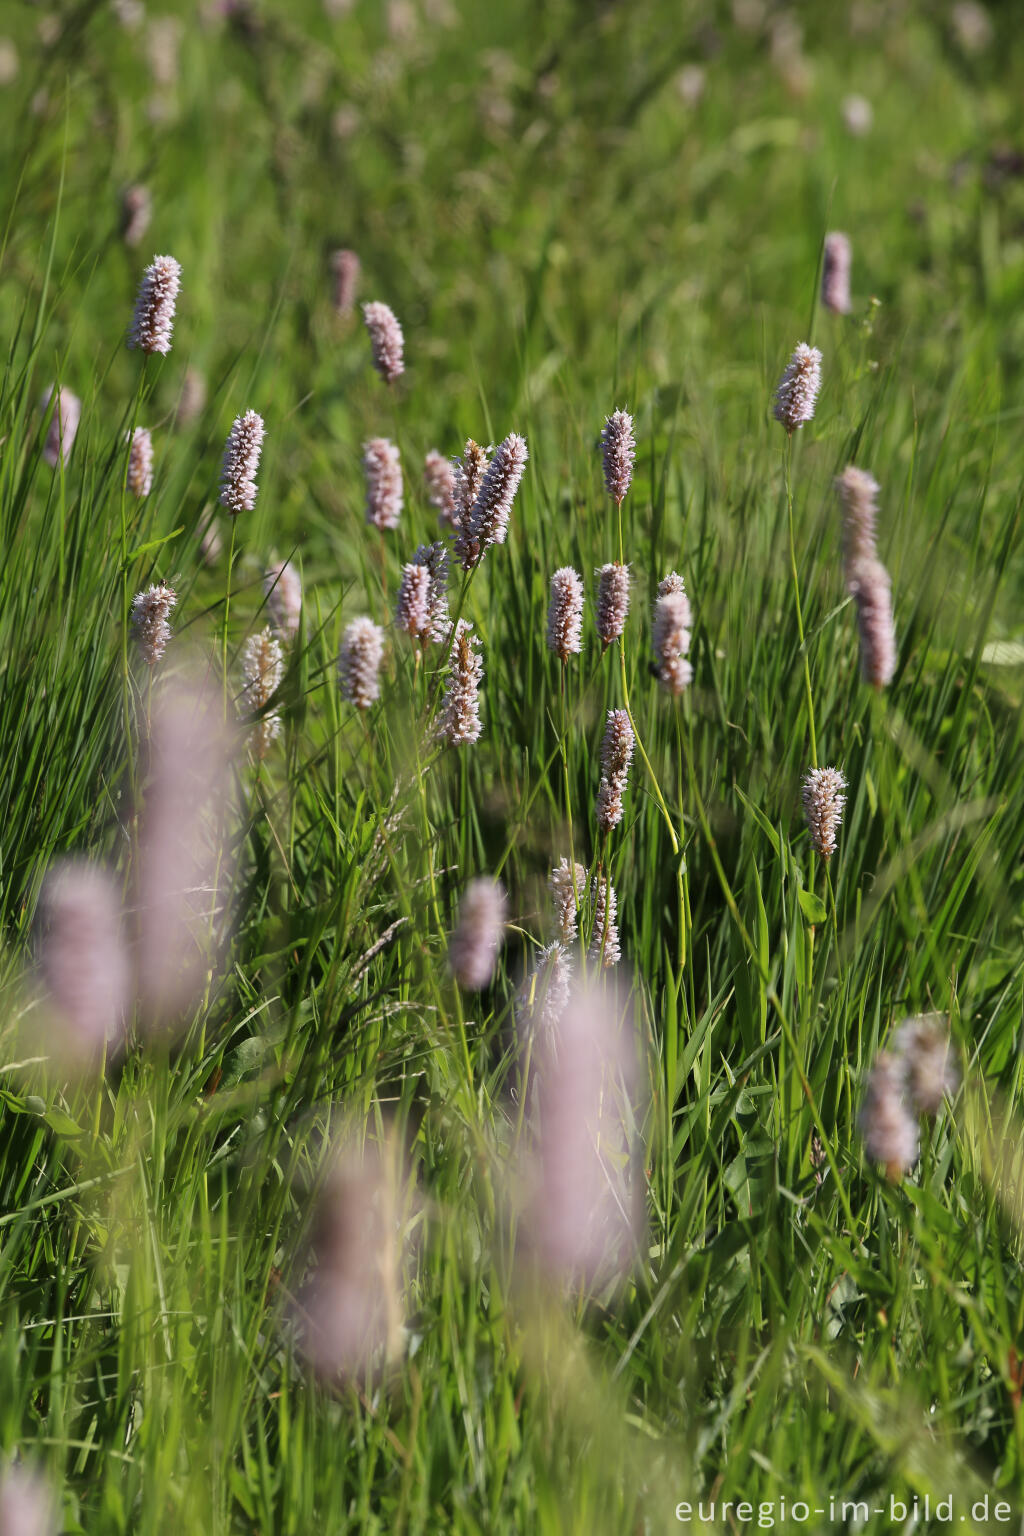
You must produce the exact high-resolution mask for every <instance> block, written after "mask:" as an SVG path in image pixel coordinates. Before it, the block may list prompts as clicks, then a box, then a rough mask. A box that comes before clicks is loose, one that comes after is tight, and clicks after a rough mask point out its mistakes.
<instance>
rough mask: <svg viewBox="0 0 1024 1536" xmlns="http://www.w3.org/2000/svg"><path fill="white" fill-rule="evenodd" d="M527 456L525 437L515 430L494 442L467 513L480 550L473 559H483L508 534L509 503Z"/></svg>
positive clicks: (516, 488) (512, 497)
mask: <svg viewBox="0 0 1024 1536" xmlns="http://www.w3.org/2000/svg"><path fill="white" fill-rule="evenodd" d="M529 456H530V455H529V453H528V452H527V448H526V439H525V438H524V437H520V436H519V435H518V433H516V432H510V433H509V435H508V437H506V438H505V440H504V442H501V443H499V444H498V447H497V450H496V452H495V455H494V458H493V459H492V460H491V462H490V464H488V466H487V469H486V471H485V473H484V477H483V479H482V480H481V482H480V489H479V490H478V491H477V494H476V500H475V501H474V502H473V506H472V508H471V510H470V513H469V534H470V537H471V538H473V539H475V540H476V542H477V544H478V546H479V551H480V553H479V554H478V555H477V557H476V558H477V560H480V559H482V558H483V556H484V554H485V553H486V552H487V550H488V549H489V548H490V546H491V545H492V544H504V542H505V540H506V538H507V537H508V520H509V514H510V513H511V511H512V502H513V500H514V499H515V494H516V491H517V490H518V489H519V482H520V481H521V480H522V478H523V470H524V469H525V468H526V461H527V459H528V458H529Z"/></svg>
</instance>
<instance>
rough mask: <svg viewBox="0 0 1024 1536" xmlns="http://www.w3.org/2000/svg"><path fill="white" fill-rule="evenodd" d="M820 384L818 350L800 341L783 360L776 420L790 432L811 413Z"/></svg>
mask: <svg viewBox="0 0 1024 1536" xmlns="http://www.w3.org/2000/svg"><path fill="white" fill-rule="evenodd" d="M820 388H821V353H820V352H819V351H818V349H817V347H809V346H808V345H807V343H806V342H804V341H801V342H800V343H799V344H798V345H797V347H796V349H795V350H794V352H793V356H792V357H791V358H790V360H789V362H788V363H787V364H786V368H785V371H784V372H783V375H782V378H781V379H780V380H779V387H778V389H777V390H776V391H775V420H776V421H779V422H781V423H782V425H783V426H784V427H785V429H786V431H787V432H789V433H790V434H792V433H794V432H795V431H797V429H798V428H799V427H802V426H803V425H804V424H805V422H808V421H810V420H811V419H812V417H813V416H814V402H815V401H816V400H817V398H818V390H819V389H820Z"/></svg>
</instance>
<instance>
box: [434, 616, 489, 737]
mask: <svg viewBox="0 0 1024 1536" xmlns="http://www.w3.org/2000/svg"><path fill="white" fill-rule="evenodd" d="M472 628H473V626H472V625H471V624H469V623H468V622H467V621H466V620H465V619H460V620H459V621H458V623H457V624H456V626H455V630H454V633H453V635H452V641H451V647H450V650H449V654H448V682H447V686H446V688H445V693H444V698H443V700H442V701H441V709H440V713H439V717H438V724H437V734H438V736H439V737H440V739H441V740H442V741H444V742H447V744H448V745H449V746H453V747H454V746H462V745H464V744H465V743H467V742H474V741H479V739H480V736H481V734H482V732H483V725H482V724H481V721H480V684H481V682H482V681H483V675H484V663H483V657H482V656H481V655H480V641H479V640H478V639H477V637H476V635H474V634H473V633H472Z"/></svg>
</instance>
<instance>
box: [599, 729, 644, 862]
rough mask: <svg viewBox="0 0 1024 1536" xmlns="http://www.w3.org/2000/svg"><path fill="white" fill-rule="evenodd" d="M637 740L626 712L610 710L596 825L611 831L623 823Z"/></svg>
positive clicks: (605, 737)
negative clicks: (623, 799) (624, 803)
mask: <svg viewBox="0 0 1024 1536" xmlns="http://www.w3.org/2000/svg"><path fill="white" fill-rule="evenodd" d="M635 744H636V737H635V736H634V734H633V727H632V726H631V725H630V723H629V714H628V712H627V711H626V710H624V709H610V710H609V711H608V721H607V724H606V726H605V732H604V740H603V741H602V743H601V782H600V784H599V785H598V790H597V825H598V827H599V829H600V830H601V831H602V832H610V831H611V830H612V828H613V827H617V826H618V824H619V822H620V821H621V820H622V816H623V807H622V796H623V795H624V794H625V792H626V787H627V784H628V781H629V765H630V763H631V762H632V760H633V748H634V746H635Z"/></svg>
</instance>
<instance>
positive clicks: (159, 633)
mask: <svg viewBox="0 0 1024 1536" xmlns="http://www.w3.org/2000/svg"><path fill="white" fill-rule="evenodd" d="M177 601H178V596H177V593H176V592H175V591H174V588H173V587H169V586H167V585H166V583H165V582H160V583H158V585H157V586H155V587H147V588H146V590H145V592H138V593H136V595H135V597H134V598H133V599H132V617H131V625H132V639H133V640H134V641H135V643H136V645H137V646H138V648H139V653H140V655H141V656H142V659H143V661H144V662H145V663H146V665H147V667H155V666H156V664H157V662H158V661H160V660H162V658H163V654H164V652H165V650H166V649H167V642H168V640H170V638H171V626H170V624H168V622H167V619H168V616H169V614H170V612H171V610H172V608H173V607H174V605H175V604H176V603H177Z"/></svg>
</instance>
